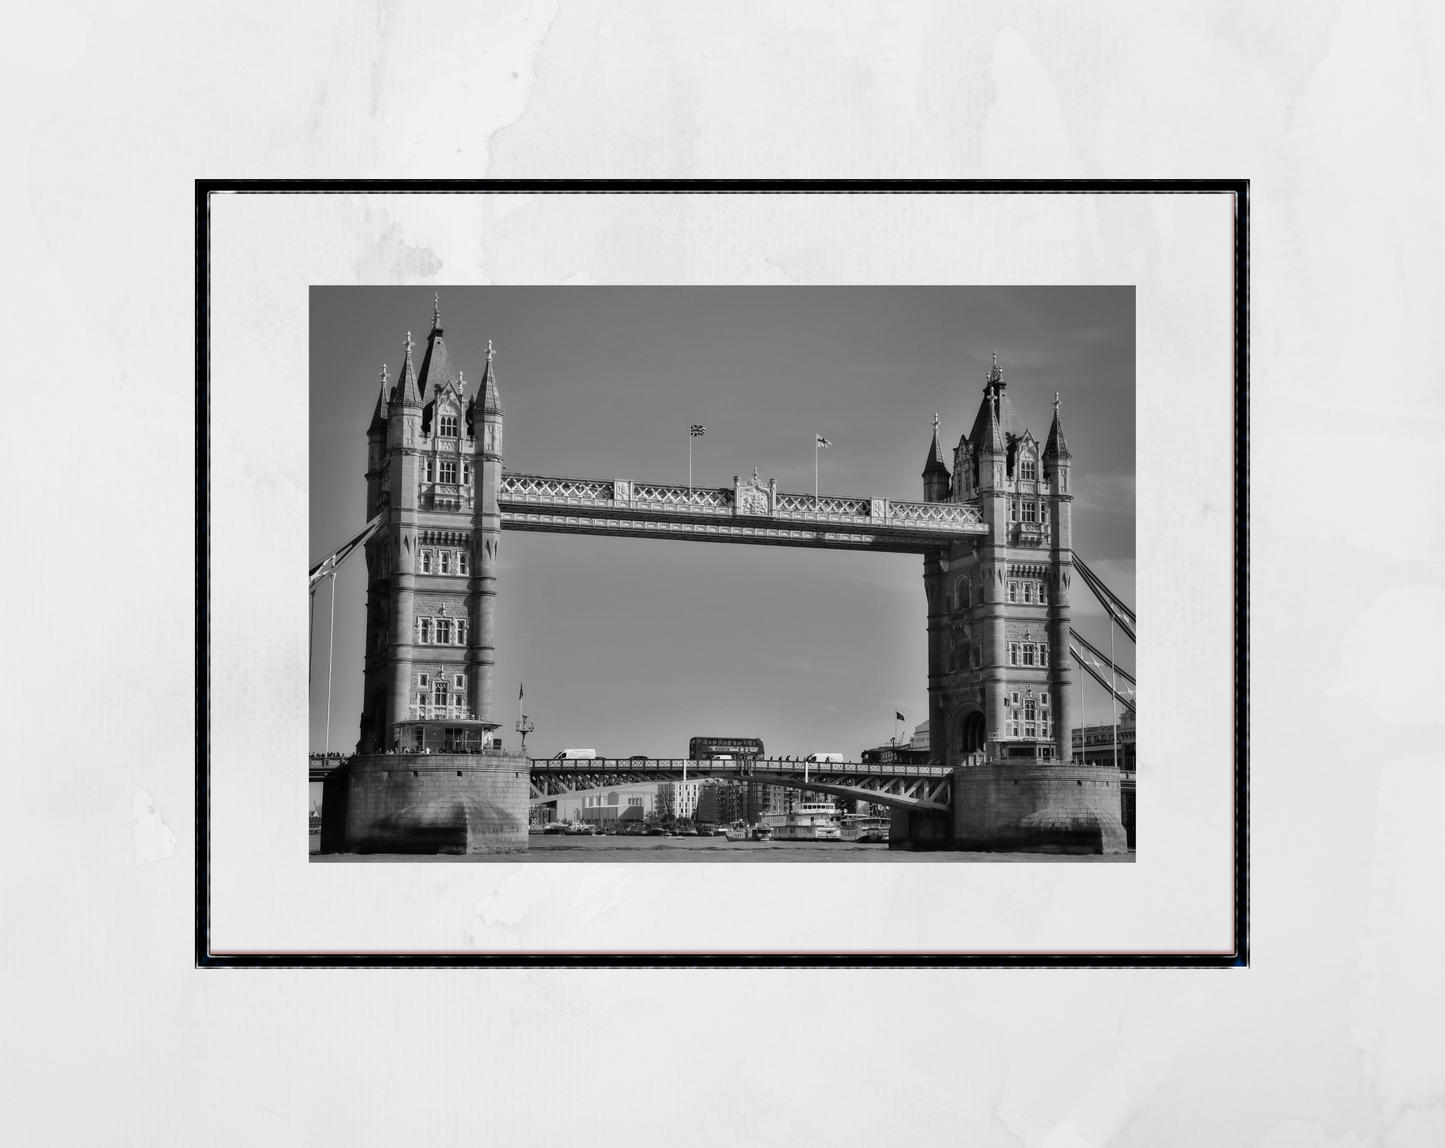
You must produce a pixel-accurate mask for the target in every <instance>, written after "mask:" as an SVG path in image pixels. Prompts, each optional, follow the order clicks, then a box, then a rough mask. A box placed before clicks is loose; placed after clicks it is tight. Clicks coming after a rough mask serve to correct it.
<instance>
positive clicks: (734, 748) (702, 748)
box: [687, 737, 765, 761]
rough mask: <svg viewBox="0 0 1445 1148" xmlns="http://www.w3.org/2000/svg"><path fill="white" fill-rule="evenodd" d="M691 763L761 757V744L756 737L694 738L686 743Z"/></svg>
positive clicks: (762, 753) (763, 754) (762, 751)
mask: <svg viewBox="0 0 1445 1148" xmlns="http://www.w3.org/2000/svg"><path fill="white" fill-rule="evenodd" d="M687 756H688V758H689V759H690V760H692V761H713V760H721V761H731V760H732V759H733V758H735V757H747V758H752V757H763V756H765V753H764V750H763V743H762V739H761V738H756V737H695V738H693V739H692V740H691V741H689V742H688V743H687Z"/></svg>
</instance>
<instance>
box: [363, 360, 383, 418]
mask: <svg viewBox="0 0 1445 1148" xmlns="http://www.w3.org/2000/svg"><path fill="white" fill-rule="evenodd" d="M386 383H387V378H386V364H385V363H382V364H381V391H380V392H379V393H378V394H377V396H376V408H375V409H374V410H373V411H372V412H371V425H370V426H369V427H367V433H368V434H370V433H371V432H372V431H374V430H385V429H386Z"/></svg>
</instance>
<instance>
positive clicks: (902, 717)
mask: <svg viewBox="0 0 1445 1148" xmlns="http://www.w3.org/2000/svg"><path fill="white" fill-rule="evenodd" d="M893 716H894V717H896V718H897V719H898V720H899V721H907V720H908V719H907V718H906V717H904V716H903V715H902V714H901V713H899V712H898V711H897V710H894V711H893Z"/></svg>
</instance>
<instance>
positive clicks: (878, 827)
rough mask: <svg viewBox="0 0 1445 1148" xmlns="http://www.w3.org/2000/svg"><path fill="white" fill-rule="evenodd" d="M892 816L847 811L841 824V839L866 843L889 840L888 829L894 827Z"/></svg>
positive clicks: (884, 842) (885, 842)
mask: <svg viewBox="0 0 1445 1148" xmlns="http://www.w3.org/2000/svg"><path fill="white" fill-rule="evenodd" d="M892 824H893V819H892V818H890V817H872V816H865V815H864V814H862V813H845V814H844V815H843V824H842V825H841V826H839V832H840V835H841V836H840V840H843V841H854V842H859V843H864V844H870V843H882V844H887V842H888V830H889V829H890V828H891V827H892Z"/></svg>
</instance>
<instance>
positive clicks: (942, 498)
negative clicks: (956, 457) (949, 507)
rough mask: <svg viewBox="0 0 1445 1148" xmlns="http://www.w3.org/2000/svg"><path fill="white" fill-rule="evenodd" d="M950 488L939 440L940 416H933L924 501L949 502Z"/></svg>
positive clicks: (924, 468) (925, 464)
mask: <svg viewBox="0 0 1445 1148" xmlns="http://www.w3.org/2000/svg"><path fill="white" fill-rule="evenodd" d="M948 490H949V473H948V464H947V463H946V462H944V461H943V447H942V446H941V445H939V442H938V416H937V415H936V414H935V415H934V416H933V442H932V443H930V444H929V447H928V458H927V459H925V460H924V463H923V501H924V502H947V501H948Z"/></svg>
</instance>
